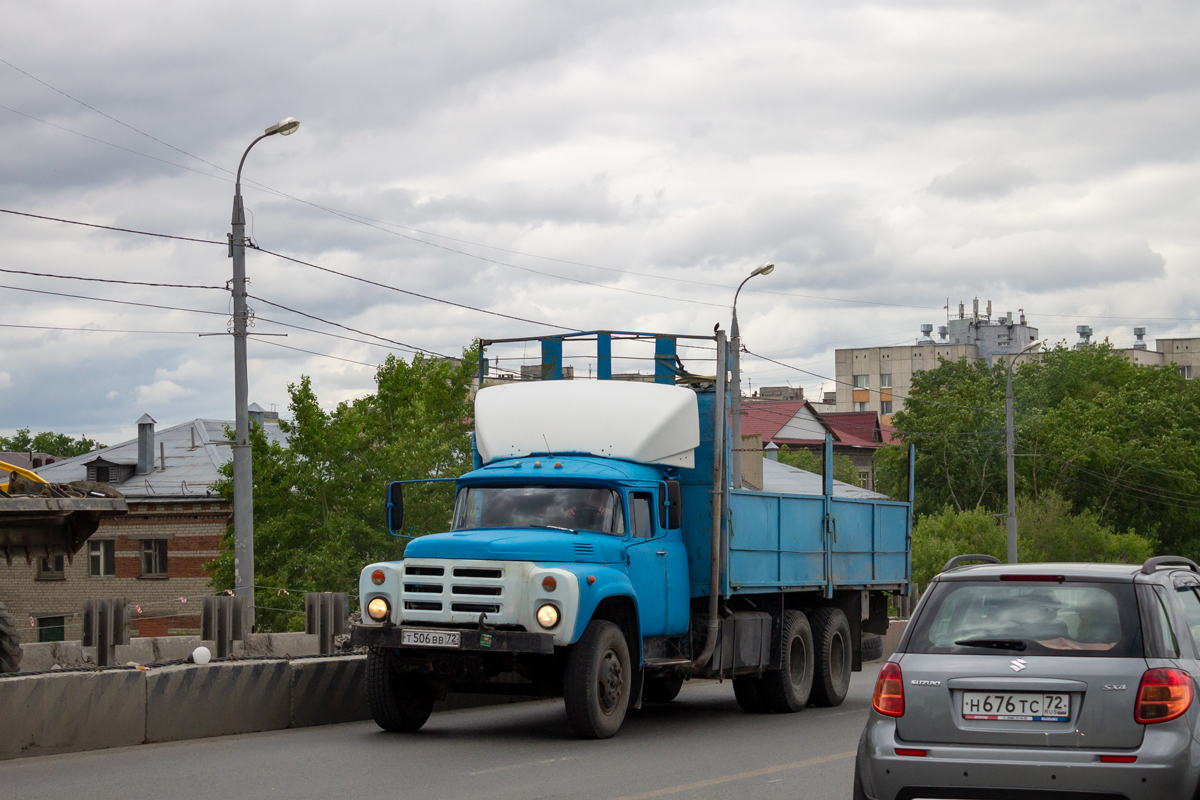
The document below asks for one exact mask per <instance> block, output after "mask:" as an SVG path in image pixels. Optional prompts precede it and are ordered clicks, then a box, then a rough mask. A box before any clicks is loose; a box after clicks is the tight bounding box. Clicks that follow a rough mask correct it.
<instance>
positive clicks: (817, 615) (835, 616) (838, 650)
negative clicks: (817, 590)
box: [812, 606, 851, 706]
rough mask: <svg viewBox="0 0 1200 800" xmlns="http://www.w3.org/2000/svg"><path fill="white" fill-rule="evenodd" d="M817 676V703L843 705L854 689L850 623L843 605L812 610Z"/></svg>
mask: <svg viewBox="0 0 1200 800" xmlns="http://www.w3.org/2000/svg"><path fill="white" fill-rule="evenodd" d="M812 626H813V637H812V638H813V647H814V649H815V652H816V676H815V677H814V679H813V687H812V704H813V705H814V706H840V705H841V704H842V701H843V700H845V699H846V692H848V691H850V666H851V653H850V623H849V622H847V621H846V615H845V613H843V612H842V610H841V609H840V608H832V607H829V606H826V607H824V608H818V609H816V610H815V611H813V612H812Z"/></svg>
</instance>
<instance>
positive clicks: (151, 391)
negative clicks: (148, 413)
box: [137, 381, 195, 406]
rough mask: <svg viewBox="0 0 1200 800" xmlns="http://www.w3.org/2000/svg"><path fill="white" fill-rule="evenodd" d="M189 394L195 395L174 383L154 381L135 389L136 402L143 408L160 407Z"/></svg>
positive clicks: (191, 390) (192, 391) (193, 391)
mask: <svg viewBox="0 0 1200 800" xmlns="http://www.w3.org/2000/svg"><path fill="white" fill-rule="evenodd" d="M190 394H195V390H193V389H185V388H184V387H182V386H180V385H179V384H177V383H175V382H174V381H155V382H154V383H152V384H150V385H148V386H139V387H137V402H138V403H141V404H142V405H144V406H152V405H160V404H166V403H170V402H171V401H172V400H177V399H179V398H181V397H187V396H188V395H190Z"/></svg>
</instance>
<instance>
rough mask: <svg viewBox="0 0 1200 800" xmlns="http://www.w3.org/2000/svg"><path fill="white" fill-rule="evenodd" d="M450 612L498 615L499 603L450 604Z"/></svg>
mask: <svg viewBox="0 0 1200 800" xmlns="http://www.w3.org/2000/svg"><path fill="white" fill-rule="evenodd" d="M450 610H451V611H467V612H470V613H472V614H478V613H481V612H482V613H485V614H498V613H500V604H499V603H496V604H492V603H451V604H450Z"/></svg>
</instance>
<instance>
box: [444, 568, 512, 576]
mask: <svg viewBox="0 0 1200 800" xmlns="http://www.w3.org/2000/svg"><path fill="white" fill-rule="evenodd" d="M438 574H439V575H441V573H440V572H439V573H438ZM454 577H456V578H503V577H504V570H501V569H480V568H479V567H455V569H454Z"/></svg>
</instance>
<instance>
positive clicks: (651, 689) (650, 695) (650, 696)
mask: <svg viewBox="0 0 1200 800" xmlns="http://www.w3.org/2000/svg"><path fill="white" fill-rule="evenodd" d="M682 688H683V676H682V675H656V676H654V677H653V678H647V679H646V685H645V687H643V689H642V699H643V700H645V701H646V702H648V703H669V702H671V701H672V700H674V699H675V698H676V697H678V696H679V690H680V689H682Z"/></svg>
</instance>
